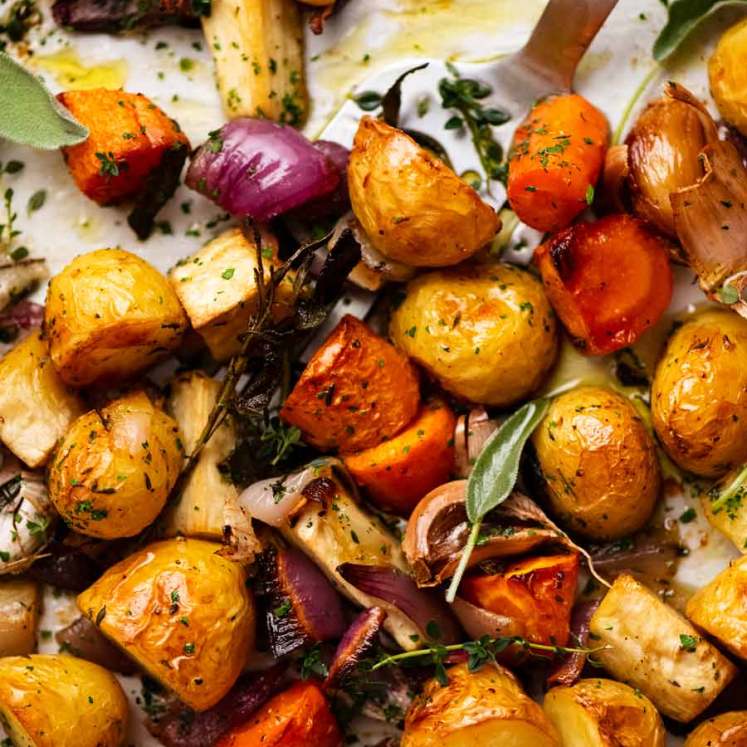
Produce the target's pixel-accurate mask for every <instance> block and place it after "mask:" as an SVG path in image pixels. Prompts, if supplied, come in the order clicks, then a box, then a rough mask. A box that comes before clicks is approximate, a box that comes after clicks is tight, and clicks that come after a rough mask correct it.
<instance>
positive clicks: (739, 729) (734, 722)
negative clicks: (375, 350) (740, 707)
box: [685, 711, 747, 747]
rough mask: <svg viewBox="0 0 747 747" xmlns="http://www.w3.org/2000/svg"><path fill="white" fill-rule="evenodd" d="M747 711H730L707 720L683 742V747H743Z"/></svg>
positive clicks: (746, 731)
mask: <svg viewBox="0 0 747 747" xmlns="http://www.w3.org/2000/svg"><path fill="white" fill-rule="evenodd" d="M745 745H747V711H730V712H729V713H721V714H719V715H718V716H714V717H713V718H709V719H708V720H707V721H704V722H703V723H702V724H700V726H698V728H697V729H695V731H693V732H692V733H691V734H690V736H689V737H688V738H687V739H686V740H685V747H745Z"/></svg>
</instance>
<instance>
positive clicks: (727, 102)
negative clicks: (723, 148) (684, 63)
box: [708, 19, 747, 135]
mask: <svg viewBox="0 0 747 747" xmlns="http://www.w3.org/2000/svg"><path fill="white" fill-rule="evenodd" d="M746 52H747V19H742V20H741V21H740V22H739V23H736V24H735V25H734V26H732V27H731V28H729V29H727V30H726V31H725V32H724V34H723V35H722V37H721V39H719V42H718V44H717V45H716V49H715V51H714V53H713V55H712V56H711V59H710V60H709V61H708V80H709V82H710V86H711V95H712V96H713V99H714V101H715V102H716V106H717V107H718V110H719V112H721V116H722V117H723V118H724V119H725V120H726V121H727V122H728V123H729V124H731V125H734V127H736V128H737V129H738V130H739V131H740V132H741V133H742V134H743V135H747V70H745V66H744V56H745V53H746Z"/></svg>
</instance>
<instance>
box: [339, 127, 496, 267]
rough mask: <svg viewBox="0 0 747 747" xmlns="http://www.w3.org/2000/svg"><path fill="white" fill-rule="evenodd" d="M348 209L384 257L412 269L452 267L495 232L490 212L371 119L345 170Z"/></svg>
mask: <svg viewBox="0 0 747 747" xmlns="http://www.w3.org/2000/svg"><path fill="white" fill-rule="evenodd" d="M348 188H349V190H350V203H351V205H352V207H353V212H354V213H355V216H356V218H358V221H359V222H360V224H361V225H362V226H363V229H364V230H365V232H366V234H367V235H368V238H369V240H370V241H371V243H372V244H373V246H374V247H375V248H376V249H378V251H380V252H381V253H382V254H383V255H384V256H385V257H387V258H388V259H392V260H394V261H395V262H402V263H403V264H405V265H411V266H413V267H444V266H446V265H455V264H457V263H458V262H461V261H463V260H465V259H467V258H468V257H471V256H472V255H473V254H474V253H475V252H477V251H478V250H479V249H481V248H482V247H484V246H485V245H486V244H487V243H488V242H489V241H490V240H491V239H492V238H493V237H494V236H495V234H496V233H497V232H498V229H499V228H500V221H499V220H498V216H497V215H496V213H495V211H494V210H493V209H492V208H491V207H490V206H489V205H487V204H486V203H485V202H483V201H482V200H481V199H480V196H479V195H478V194H477V192H475V190H474V189H473V188H472V187H470V186H469V185H468V184H466V183H465V182H464V181H462V180H461V179H460V178H459V177H458V176H457V175H456V174H455V173H454V172H453V171H452V170H451V169H450V168H449V167H448V166H446V164H444V163H443V162H442V161H440V160H439V159H438V158H435V157H434V156H432V155H431V154H430V153H428V151H426V150H425V149H424V148H421V147H420V146H419V145H418V144H417V143H416V142H415V141H414V140H413V139H412V138H411V137H410V136H409V135H406V134H405V133H404V132H402V130H398V129H396V128H395V127H390V126H389V125H388V124H385V123H384V122H382V121H380V120H378V119H373V118H371V117H363V119H361V121H360V124H359V125H358V132H357V133H356V135H355V142H354V145H353V150H352V152H351V154H350V163H349V165H348Z"/></svg>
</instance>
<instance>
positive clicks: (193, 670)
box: [78, 538, 254, 711]
mask: <svg viewBox="0 0 747 747" xmlns="http://www.w3.org/2000/svg"><path fill="white" fill-rule="evenodd" d="M220 549H221V546H220V545H218V544H214V543H212V542H204V541H202V540H197V539H184V538H179V539H173V540H166V541H165V542H156V543H154V544H151V545H148V546H147V547H145V548H143V549H142V550H139V551H138V552H136V553H134V554H133V555H130V556H129V557H128V558H125V559H124V560H123V561H121V562H119V563H117V564H116V565H114V566H112V567H111V568H109V569H108V570H107V571H106V573H104V575H103V576H102V577H101V578H100V579H99V580H98V581H96V583H94V584H93V586H91V587H89V588H88V589H86V591H84V592H83V593H82V594H80V595H79V596H78V607H79V608H80V610H81V612H83V614H84V615H85V616H86V617H88V619H89V620H91V621H93V622H95V623H96V624H97V625H98V627H99V630H101V632H102V633H104V634H105V635H106V636H108V637H109V638H111V639H112V640H113V641H114V642H115V643H117V644H119V645H120V646H121V647H122V648H123V649H124V650H125V651H126V652H127V653H128V654H129V655H130V656H132V658H133V659H135V661H137V662H138V663H139V664H140V665H141V666H142V667H143V668H144V669H146V670H147V671H148V672H149V673H150V674H151V675H152V676H153V677H155V678H156V679H157V680H159V681H160V682H161V683H163V684H164V685H165V686H166V687H168V688H170V689H171V690H173V692H174V693H175V694H176V695H177V696H178V697H179V699H180V700H182V701H183V702H184V703H186V704H187V705H188V706H190V707H191V708H194V709H195V710H196V711H204V710H206V709H208V708H210V706H213V705H215V704H216V703H217V702H218V701H219V700H220V699H221V698H222V697H223V696H224V695H225V694H226V693H227V692H228V691H229V690H230V689H231V686H232V685H233V683H234V682H235V681H236V678H237V677H238V676H239V674H240V673H241V670H242V669H243V667H244V663H245V662H246V658H247V655H248V653H249V650H250V648H251V646H252V644H253V641H254V602H253V600H252V597H251V594H250V592H249V590H248V589H247V588H246V584H245V581H246V578H245V574H244V570H243V569H242V567H241V566H240V565H238V564H237V563H232V562H231V561H229V560H226V559H224V558H222V557H221V556H220V555H218V554H217V553H218V551H219V550H220Z"/></svg>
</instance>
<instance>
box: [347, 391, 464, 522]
mask: <svg viewBox="0 0 747 747" xmlns="http://www.w3.org/2000/svg"><path fill="white" fill-rule="evenodd" d="M455 425H456V418H455V416H454V413H453V412H452V410H451V408H450V407H449V406H448V405H447V404H446V403H445V402H444V401H443V400H434V401H432V402H429V403H426V404H424V405H422V407H421V408H420V412H419V413H418V414H417V415H416V416H415V419H414V420H413V421H412V423H411V424H410V425H409V426H408V427H407V428H406V429H405V430H404V431H402V432H400V433H399V434H398V435H397V436H394V438H391V439H389V440H388V441H384V443H382V444H379V445H378V446H373V447H371V448H370V449H366V450H365V451H360V452H358V453H357V454H352V455H350V456H347V457H345V460H344V461H345V466H346V467H347V468H348V471H349V472H350V474H351V475H352V476H353V478H354V479H355V481H356V482H357V483H358V484H359V485H362V486H363V487H364V488H365V489H366V490H367V492H368V494H369V496H370V497H371V500H372V501H373V502H374V503H375V504H376V505H377V506H379V507H380V508H382V509H384V510H385V511H391V512H392V513H395V514H400V515H402V516H409V515H410V513H411V512H412V510H413V508H415V506H416V505H417V503H418V501H419V500H420V499H421V498H422V497H423V496H424V495H425V494H426V493H428V492H430V491H431V490H433V488H435V487H438V486H439V485H442V484H443V483H445V482H448V480H449V476H450V475H451V470H452V468H453V466H454V426H455Z"/></svg>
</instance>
